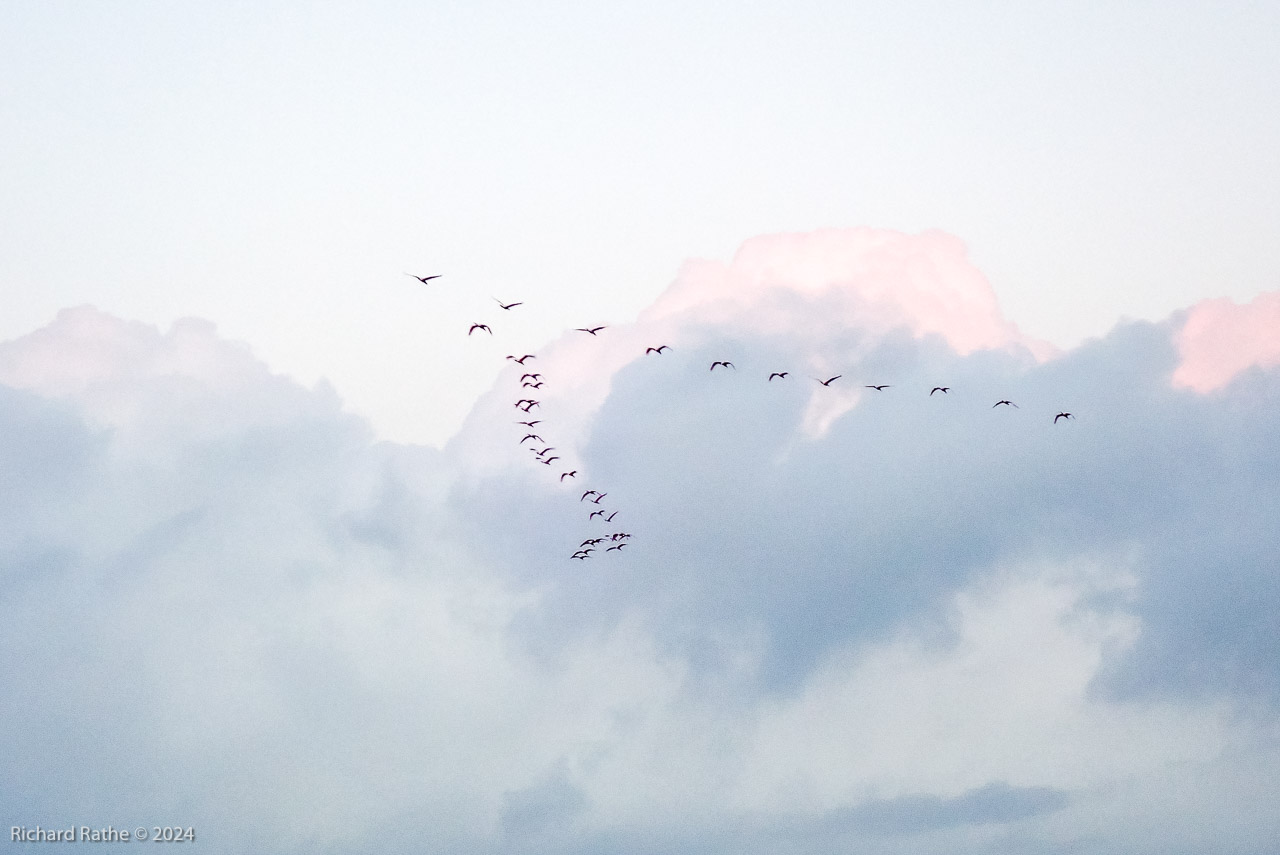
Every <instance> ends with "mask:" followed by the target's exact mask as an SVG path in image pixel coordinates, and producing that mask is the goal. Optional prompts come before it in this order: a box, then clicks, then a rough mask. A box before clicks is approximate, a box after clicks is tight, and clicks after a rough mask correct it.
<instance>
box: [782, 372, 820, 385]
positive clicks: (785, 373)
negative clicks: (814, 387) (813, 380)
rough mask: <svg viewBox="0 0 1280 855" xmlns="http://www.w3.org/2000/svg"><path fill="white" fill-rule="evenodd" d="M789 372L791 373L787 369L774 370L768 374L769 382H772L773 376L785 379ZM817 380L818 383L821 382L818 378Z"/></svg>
mask: <svg viewBox="0 0 1280 855" xmlns="http://www.w3.org/2000/svg"><path fill="white" fill-rule="evenodd" d="M790 373H791V372H789V371H775V372H773V373H772V374H770V375H769V382H770V383H772V382H773V378H774V377H777V378H779V379H782V380H786V379H787V375H788V374H790ZM818 382H819V383H821V382H822V381H821V380H819V381H818Z"/></svg>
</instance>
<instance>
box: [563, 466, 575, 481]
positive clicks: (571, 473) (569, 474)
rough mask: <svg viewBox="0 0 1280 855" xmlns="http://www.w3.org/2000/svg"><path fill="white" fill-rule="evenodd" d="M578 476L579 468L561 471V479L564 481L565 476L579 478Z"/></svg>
mask: <svg viewBox="0 0 1280 855" xmlns="http://www.w3.org/2000/svg"><path fill="white" fill-rule="evenodd" d="M577 477H578V470H577V469H575V470H573V471H572V472H561V473H560V480H561V481H563V480H564V479H565V478H577Z"/></svg>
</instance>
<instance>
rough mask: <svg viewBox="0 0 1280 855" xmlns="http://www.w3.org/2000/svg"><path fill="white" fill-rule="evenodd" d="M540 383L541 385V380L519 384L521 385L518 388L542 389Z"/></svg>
mask: <svg viewBox="0 0 1280 855" xmlns="http://www.w3.org/2000/svg"><path fill="white" fill-rule="evenodd" d="M542 383H543V381H541V380H539V381H538V382H537V383H521V384H520V388H522V389H541V388H542Z"/></svg>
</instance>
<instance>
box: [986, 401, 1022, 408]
mask: <svg viewBox="0 0 1280 855" xmlns="http://www.w3.org/2000/svg"><path fill="white" fill-rule="evenodd" d="M1001 404H1006V405H1008V406H1010V407H1013V408H1015V409H1021V407H1019V406H1018V405H1017V404H1015V403H1014V402H1013V401H996V402H995V403H994V404H992V405H991V409H993V410H994V409H995V408H996V407H998V406H1000V405H1001Z"/></svg>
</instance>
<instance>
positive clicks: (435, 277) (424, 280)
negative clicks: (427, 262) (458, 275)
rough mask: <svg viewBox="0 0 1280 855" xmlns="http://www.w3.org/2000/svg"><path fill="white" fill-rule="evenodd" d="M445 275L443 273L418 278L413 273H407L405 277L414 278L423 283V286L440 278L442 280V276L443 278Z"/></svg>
mask: <svg viewBox="0 0 1280 855" xmlns="http://www.w3.org/2000/svg"><path fill="white" fill-rule="evenodd" d="M443 275H444V274H442V273H436V274H434V275H432V276H418V275H416V274H413V273H406V274H405V276H412V277H413V278H414V279H417V280H418V281H419V282H421V283H422V284H423V285H426V284H427V283H428V282H430V281H431V280H432V279H439V278H440V277H441V276H443Z"/></svg>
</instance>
